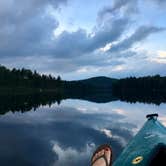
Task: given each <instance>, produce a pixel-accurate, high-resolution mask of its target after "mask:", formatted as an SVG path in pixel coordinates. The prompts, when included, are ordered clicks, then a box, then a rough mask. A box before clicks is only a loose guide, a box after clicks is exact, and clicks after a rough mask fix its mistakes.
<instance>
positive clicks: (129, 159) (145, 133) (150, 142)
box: [113, 116, 166, 166]
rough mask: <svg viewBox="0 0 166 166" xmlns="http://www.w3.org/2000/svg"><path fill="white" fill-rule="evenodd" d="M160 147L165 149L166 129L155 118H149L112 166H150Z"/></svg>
mask: <svg viewBox="0 0 166 166" xmlns="http://www.w3.org/2000/svg"><path fill="white" fill-rule="evenodd" d="M161 147H166V128H165V127H164V126H163V125H162V124H161V123H160V122H159V121H158V120H157V118H156V117H155V116H151V117H149V118H148V120H147V122H146V123H145V124H144V126H143V127H142V129H141V130H140V131H139V132H138V134H137V135H136V136H135V137H134V138H133V139H132V141H131V142H130V143H129V144H128V145H127V147H126V148H125V149H124V150H123V152H122V153H121V155H120V156H119V157H118V159H117V160H116V161H115V162H114V163H113V166H133V165H138V166H147V165H150V162H151V161H152V159H153V158H154V156H155V154H156V152H157V150H158V149H160V148H161Z"/></svg>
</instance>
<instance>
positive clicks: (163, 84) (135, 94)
mask: <svg viewBox="0 0 166 166" xmlns="http://www.w3.org/2000/svg"><path fill="white" fill-rule="evenodd" d="M113 94H114V95H115V96H116V97H118V98H120V99H121V100H125V101H129V102H137V101H140V102H148V103H155V104H160V103H161V102H166V77H160V75H155V76H146V77H140V78H136V77H129V78H124V79H119V80H118V81H116V82H115V83H114V84H113Z"/></svg>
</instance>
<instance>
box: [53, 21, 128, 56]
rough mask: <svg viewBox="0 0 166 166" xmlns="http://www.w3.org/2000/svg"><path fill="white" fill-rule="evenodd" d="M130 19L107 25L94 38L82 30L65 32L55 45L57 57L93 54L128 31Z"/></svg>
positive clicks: (56, 40)
mask: <svg viewBox="0 0 166 166" xmlns="http://www.w3.org/2000/svg"><path fill="white" fill-rule="evenodd" d="M127 25H128V19H117V20H115V21H112V22H109V23H107V24H106V25H105V26H104V27H102V28H101V29H100V30H99V31H97V32H95V35H94V36H93V37H91V36H89V35H88V34H87V33H86V31H84V30H82V29H80V30H78V31H76V32H71V33H70V32H67V31H64V32H63V33H62V34H60V35H59V36H58V37H57V39H55V43H54V54H55V56H56V57H61V58H62V57H75V56H80V55H83V54H86V53H91V52H93V51H95V50H96V49H98V48H101V47H104V46H105V45H106V44H107V43H109V42H112V41H114V40H117V39H118V38H119V37H120V36H121V35H122V33H123V31H124V30H125V29H126V26H127Z"/></svg>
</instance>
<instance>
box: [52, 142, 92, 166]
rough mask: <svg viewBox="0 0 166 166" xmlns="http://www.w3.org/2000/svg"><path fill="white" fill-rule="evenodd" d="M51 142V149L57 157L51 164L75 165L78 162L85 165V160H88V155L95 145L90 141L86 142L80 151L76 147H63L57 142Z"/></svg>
mask: <svg viewBox="0 0 166 166" xmlns="http://www.w3.org/2000/svg"><path fill="white" fill-rule="evenodd" d="M52 144H53V148H52V150H53V152H54V153H55V154H56V155H57V158H58V159H57V160H55V162H54V164H53V165H55V166H56V165H61V166H66V165H77V164H78V163H80V164H79V165H80V166H81V165H82V164H83V165H85V161H86V160H88V159H89V161H90V156H91V155H92V154H93V151H94V149H95V145H94V144H92V143H91V144H90V145H89V144H87V145H86V146H85V148H84V149H83V150H81V151H78V150H77V149H74V148H72V147H68V148H66V149H63V148H62V147H61V146H60V145H58V143H56V142H54V141H52ZM87 164H88V162H87Z"/></svg>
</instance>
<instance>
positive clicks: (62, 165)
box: [0, 99, 166, 166]
mask: <svg viewBox="0 0 166 166" xmlns="http://www.w3.org/2000/svg"><path fill="white" fill-rule="evenodd" d="M150 113H158V114H159V120H160V121H161V122H162V123H163V124H165V125H166V104H160V105H159V106H157V105H154V104H142V103H135V104H130V103H126V102H121V101H112V102H108V103H94V102H88V101H83V100H71V99H67V100H63V101H62V102H61V104H60V105H57V104H53V105H52V106H51V107H49V106H48V105H46V106H41V107H39V108H38V109H36V110H35V111H34V110H33V109H32V110H31V111H27V112H24V113H21V112H14V113H13V112H11V111H9V112H6V113H5V114H3V115H0V133H1V134H0V165H5V166H7V165H16V166H55V165H56V166H86V165H87V166H88V165H90V164H89V163H90V158H91V155H92V154H93V151H94V150H95V148H96V147H97V146H98V145H100V144H104V143H109V144H110V145H111V146H112V148H113V157H114V160H115V159H116V158H117V157H118V155H119V154H120V153H121V151H122V150H123V148H124V147H125V146H126V144H127V143H128V142H129V141H130V140H131V139H132V138H133V136H134V135H135V134H136V133H137V132H138V130H139V129H140V128H141V127H142V125H143V124H144V122H145V121H146V118H145V116H146V115H147V114H150Z"/></svg>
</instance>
